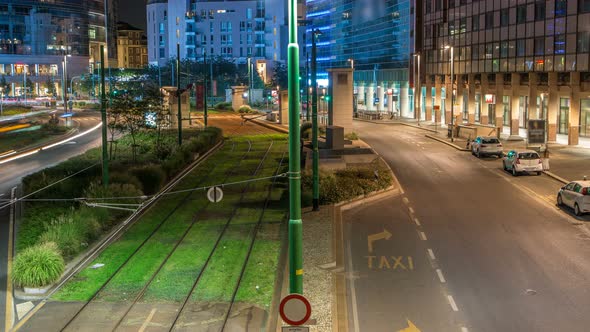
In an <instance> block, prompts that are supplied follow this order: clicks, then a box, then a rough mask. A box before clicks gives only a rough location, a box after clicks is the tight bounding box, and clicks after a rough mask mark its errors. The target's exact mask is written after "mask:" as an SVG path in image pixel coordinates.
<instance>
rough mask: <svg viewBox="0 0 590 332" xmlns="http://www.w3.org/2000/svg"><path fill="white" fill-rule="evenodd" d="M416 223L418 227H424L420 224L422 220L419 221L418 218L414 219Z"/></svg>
mask: <svg viewBox="0 0 590 332" xmlns="http://www.w3.org/2000/svg"><path fill="white" fill-rule="evenodd" d="M414 222H415V223H416V226H418V227H420V226H422V224H420V220H418V218H414Z"/></svg>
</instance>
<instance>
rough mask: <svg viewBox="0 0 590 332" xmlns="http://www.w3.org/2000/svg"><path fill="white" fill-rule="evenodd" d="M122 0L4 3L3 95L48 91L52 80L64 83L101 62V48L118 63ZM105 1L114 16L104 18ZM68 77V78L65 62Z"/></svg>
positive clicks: (0, 20)
mask: <svg viewBox="0 0 590 332" xmlns="http://www.w3.org/2000/svg"><path fill="white" fill-rule="evenodd" d="M117 1H118V0H106V1H105V0H53V1H45V0H3V1H1V2H0V75H2V76H4V77H5V79H6V80H7V82H8V83H9V84H10V87H11V88H10V89H8V90H9V91H3V93H4V95H8V96H18V95H20V94H22V91H24V89H23V87H24V82H25V79H24V77H25V76H26V77H27V79H28V80H30V81H31V83H32V86H27V91H29V93H32V94H34V95H39V96H43V95H45V91H46V90H51V89H48V87H47V86H45V85H47V84H50V83H48V82H53V83H52V84H55V85H56V87H57V89H58V90H60V89H61V82H62V81H65V80H70V79H72V78H74V77H75V76H79V75H80V74H82V73H85V72H88V71H89V70H90V69H91V68H92V67H97V63H98V62H99V61H100V54H99V47H100V45H106V44H107V41H108V48H107V58H110V59H112V61H113V62H114V63H115V65H116V40H115V38H116V34H115V31H116V24H115V23H116V10H115V9H116V6H117ZM105 5H106V6H108V9H109V18H108V19H107V20H105ZM64 56H65V57H67V59H65V63H67V78H66V79H64V78H63V67H64V65H63V64H62V63H63V62H64Z"/></svg>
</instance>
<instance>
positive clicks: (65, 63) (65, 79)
mask: <svg viewBox="0 0 590 332" xmlns="http://www.w3.org/2000/svg"><path fill="white" fill-rule="evenodd" d="M71 56H72V55H71V54H68V55H64V61H63V62H62V64H63V90H64V91H63V94H64V113H68V57H71Z"/></svg>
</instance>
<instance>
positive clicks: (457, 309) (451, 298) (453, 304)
mask: <svg viewBox="0 0 590 332" xmlns="http://www.w3.org/2000/svg"><path fill="white" fill-rule="evenodd" d="M447 299H449V304H450V305H451V308H453V311H459V308H457V303H455V300H454V299H453V296H452V295H447Z"/></svg>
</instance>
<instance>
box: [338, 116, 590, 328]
mask: <svg viewBox="0 0 590 332" xmlns="http://www.w3.org/2000/svg"><path fill="white" fill-rule="evenodd" d="M354 127H355V129H354V130H355V131H356V132H357V133H358V134H359V136H360V137H361V138H362V139H363V140H365V141H366V142H367V143H369V144H370V145H371V146H372V147H373V148H374V149H375V150H376V151H377V152H378V153H380V154H381V155H383V157H384V158H385V160H386V161H387V162H388V163H389V165H390V166H391V167H392V169H393V171H394V173H395V174H396V176H397V178H398V180H399V182H400V184H401V186H402V188H403V190H404V193H402V194H400V195H392V196H390V197H388V198H385V199H382V200H380V201H377V202H375V203H373V204H371V205H367V206H364V207H361V208H356V209H353V210H351V211H349V212H347V213H345V214H344V215H343V218H344V219H343V220H344V222H345V224H344V226H345V245H346V248H347V250H346V251H347V253H346V252H345V255H346V256H347V259H348V266H347V271H348V276H349V278H348V285H349V290H348V294H350V296H349V310H348V312H349V326H351V331H355V330H356V331H402V330H404V329H408V330H406V331H416V330H414V329H413V328H414V327H416V328H417V329H419V330H421V331H423V332H425V331H434V332H445V331H460V332H465V331H486V332H487V331H489V332H496V331H570V332H576V331H580V332H582V331H588V325H589V324H590V316H588V315H587V314H586V308H588V307H589V306H590V296H589V295H590V294H589V293H590V291H589V290H590V232H589V231H588V229H587V227H586V225H585V224H584V222H586V221H590V217H589V216H585V217H583V218H575V217H574V216H573V215H572V213H571V211H569V210H568V211H565V210H562V209H559V208H557V207H556V206H555V195H556V193H557V190H558V189H559V187H560V186H561V184H560V183H558V182H556V181H555V180H553V179H551V178H549V177H548V176H545V175H541V176H520V177H516V178H513V177H512V176H511V175H509V174H508V173H506V172H504V171H503V170H502V166H501V162H500V161H499V160H497V159H494V158H489V159H482V160H479V159H477V158H475V157H473V156H471V155H470V154H469V153H466V152H460V151H457V150H455V149H453V148H451V147H449V146H447V145H444V144H441V143H438V142H436V141H433V140H430V139H428V138H426V137H425V136H424V134H425V133H426V132H425V131H422V130H419V129H415V128H411V127H407V126H401V125H381V124H372V123H365V122H357V121H355V123H354ZM388 233H389V234H391V235H390V236H389V238H388V239H387V234H388ZM370 240H374V241H370ZM369 242H371V243H372V248H369ZM369 249H372V252H371V251H370V250H369Z"/></svg>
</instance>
